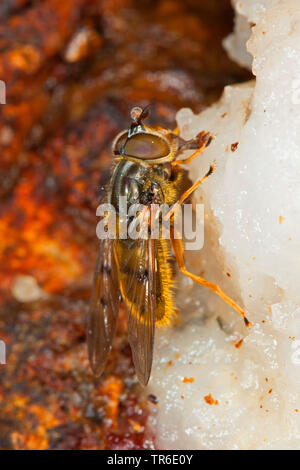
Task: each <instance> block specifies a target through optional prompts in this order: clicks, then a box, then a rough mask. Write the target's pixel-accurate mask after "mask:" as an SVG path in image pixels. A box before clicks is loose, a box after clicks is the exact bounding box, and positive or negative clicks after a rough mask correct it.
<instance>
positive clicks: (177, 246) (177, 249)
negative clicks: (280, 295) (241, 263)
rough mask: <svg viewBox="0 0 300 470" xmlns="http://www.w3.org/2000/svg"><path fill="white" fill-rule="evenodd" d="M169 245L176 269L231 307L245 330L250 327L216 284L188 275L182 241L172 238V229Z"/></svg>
mask: <svg viewBox="0 0 300 470" xmlns="http://www.w3.org/2000/svg"><path fill="white" fill-rule="evenodd" d="M171 244H172V248H173V251H174V254H175V258H176V261H177V264H178V268H179V269H180V271H181V272H182V273H183V274H185V275H186V276H188V277H189V278H191V279H192V280H193V281H194V282H196V283H197V284H199V285H200V286H204V287H207V288H208V289H210V290H212V291H213V292H215V293H216V294H217V295H218V296H219V297H221V299H222V300H224V302H226V303H227V304H228V305H230V306H231V307H233V308H234V309H235V310H236V311H237V312H238V313H239V314H240V315H241V317H242V318H243V320H244V322H245V325H246V327H247V328H248V327H249V326H251V322H250V321H249V320H248V319H247V317H246V316H245V313H244V310H242V309H241V307H239V305H238V304H237V303H236V302H234V300H232V299H231V298H230V297H228V295H226V294H225V292H223V291H222V290H221V289H220V287H219V286H218V285H217V284H214V283H213V282H210V281H207V280H206V279H204V278H202V277H200V276H196V275H195V274H193V273H190V272H189V271H188V270H187V269H186V267H185V262H184V250H183V245H182V241H181V240H180V239H176V238H175V237H174V228H173V229H172V231H171Z"/></svg>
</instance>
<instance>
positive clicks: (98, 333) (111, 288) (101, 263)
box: [88, 239, 120, 376]
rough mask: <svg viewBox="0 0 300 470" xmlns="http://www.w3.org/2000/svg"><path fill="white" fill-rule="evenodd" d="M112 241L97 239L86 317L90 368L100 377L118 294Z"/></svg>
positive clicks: (105, 358) (117, 310)
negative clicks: (98, 245) (94, 266)
mask: <svg viewBox="0 0 300 470" xmlns="http://www.w3.org/2000/svg"><path fill="white" fill-rule="evenodd" d="M114 242H115V240H109V239H105V240H100V249H99V255H98V261H97V266H96V271H95V278H94V287H93V293H92V298H91V305H90V310H89V316H88V353H89V361H90V365H91V368H92V370H93V372H94V374H95V375H96V376H100V375H101V374H102V373H103V371H104V368H105V364H106V360H107V356H108V354H109V352H110V351H111V347H112V340H113V337H114V333H115V330H116V325H117V319H118V313H119V305H120V291H119V282H118V271H117V266H116V261H115V258H114V251H113V244H114Z"/></svg>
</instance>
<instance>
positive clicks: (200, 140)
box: [171, 131, 213, 165]
mask: <svg viewBox="0 0 300 470" xmlns="http://www.w3.org/2000/svg"><path fill="white" fill-rule="evenodd" d="M212 140H213V137H212V136H211V135H210V134H209V132H204V131H202V132H200V134H198V135H197V137H196V138H195V139H192V140H189V141H186V142H185V141H183V140H182V142H181V144H180V146H179V151H180V152H182V151H183V150H189V149H196V150H195V152H194V153H192V155H190V156H189V157H188V158H184V159H183V160H174V161H173V162H171V165H188V164H189V163H191V162H192V161H193V160H194V159H195V158H197V157H199V155H201V154H202V153H203V152H204V150H205V149H206V148H207V147H208V146H209V144H210V143H211V142H212Z"/></svg>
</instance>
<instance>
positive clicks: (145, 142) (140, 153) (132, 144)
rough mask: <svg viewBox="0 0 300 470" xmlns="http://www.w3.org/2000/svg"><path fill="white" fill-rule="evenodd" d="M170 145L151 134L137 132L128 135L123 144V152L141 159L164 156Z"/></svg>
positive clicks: (167, 152)
mask: <svg viewBox="0 0 300 470" xmlns="http://www.w3.org/2000/svg"><path fill="white" fill-rule="evenodd" d="M169 153H170V147H169V145H168V144H167V142H166V141H165V140H164V139H161V138H160V137H158V136H156V135H152V134H143V133H141V134H137V135H133V136H132V137H130V138H129V139H128V140H127V142H126V143H125V146H124V154H125V155H126V156H128V157H134V158H139V159H141V160H155V159H157V158H163V157H166V156H167V155H168V154H169Z"/></svg>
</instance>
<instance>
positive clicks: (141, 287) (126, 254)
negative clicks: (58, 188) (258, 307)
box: [88, 107, 250, 385]
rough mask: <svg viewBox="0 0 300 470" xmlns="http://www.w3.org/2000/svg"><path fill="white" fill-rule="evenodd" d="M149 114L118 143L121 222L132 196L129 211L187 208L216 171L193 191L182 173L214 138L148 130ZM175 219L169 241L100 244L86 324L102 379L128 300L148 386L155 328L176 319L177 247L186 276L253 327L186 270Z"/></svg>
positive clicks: (115, 173) (131, 334) (115, 192)
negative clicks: (121, 309)
mask: <svg viewBox="0 0 300 470" xmlns="http://www.w3.org/2000/svg"><path fill="white" fill-rule="evenodd" d="M148 115H149V109H148V108H145V109H144V110H142V109H141V108H138V107H136V108H133V109H132V111H131V119H132V123H131V126H130V128H129V130H125V131H123V132H121V133H120V134H119V135H118V136H117V137H116V139H115V141H114V143H113V154H114V155H115V162H114V165H113V169H112V173H111V178H110V182H109V184H108V187H107V192H106V202H108V203H110V204H111V205H112V206H113V207H114V208H115V209H116V213H117V215H118V213H119V212H118V211H119V207H118V204H119V203H118V196H119V195H122V196H126V200H127V202H128V204H133V203H137V202H138V203H142V204H144V205H146V206H147V205H151V204H152V203H153V202H155V203H156V204H163V203H167V204H168V205H169V206H171V207H175V204H176V203H177V205H178V204H179V205H182V204H183V203H184V201H185V200H186V199H187V198H188V197H189V196H190V195H191V194H192V192H193V191H194V190H195V189H196V188H197V187H198V186H199V185H200V184H201V183H203V182H204V180H205V179H206V178H208V177H209V176H210V175H211V174H212V173H213V172H214V166H210V168H209V170H208V172H207V173H206V175H205V176H204V177H203V178H202V179H201V180H199V181H197V182H196V183H194V184H193V185H191V184H190V183H189V180H188V178H187V171H186V170H185V169H184V168H183V167H182V165H183V164H188V163H190V162H191V161H192V160H193V159H194V158H196V157H197V156H198V155H200V154H201V153H202V152H203V151H204V150H205V148H206V147H207V146H208V145H209V144H210V142H211V140H212V137H211V136H210V135H209V133H205V132H201V133H200V134H199V135H198V136H197V138H196V139H193V140H191V141H184V140H183V139H181V138H180V137H179V136H178V135H177V131H174V132H172V131H171V130H169V129H166V128H163V127H159V126H151V127H149V126H147V125H145V123H144V121H145V119H146V118H147V117H148ZM186 149H194V150H195V152H194V153H193V154H192V155H191V156H190V157H188V158H186V159H184V160H178V159H177V160H175V159H176V157H177V155H178V154H180V152H182V151H183V150H186ZM188 185H189V187H188ZM169 218H170V227H171V231H170V240H166V239H163V238H158V239H152V238H150V237H147V238H140V239H130V238H127V239H122V238H121V237H118V236H116V237H114V238H106V239H103V240H100V250H99V256H98V262H97V267H96V272H95V278H94V289H93V294H92V299H91V307H90V312H89V319H88V350H89V360H90V365H91V368H92V370H93V372H94V374H95V375H96V376H100V375H101V374H102V373H103V371H104V368H105V364H106V360H107V357H108V354H109V352H110V350H111V347H112V339H113V336H114V333H115V330H116V323H117V318H118V313H119V304H120V301H121V299H123V302H124V303H125V306H126V311H127V326H128V338H129V343H130V346H131V350H132V356H133V362H134V366H135V370H136V373H137V376H138V379H139V381H140V383H141V384H143V385H147V383H148V381H149V378H150V373H151V367H152V357H153V345H154V331H155V326H161V325H169V324H170V322H171V319H172V316H173V314H174V312H175V303H174V289H173V287H174V284H173V277H174V276H173V263H172V256H171V248H172V250H173V253H174V255H175V260H176V261H177V265H178V267H179V270H180V271H181V272H183V273H184V274H186V275H187V276H189V277H190V278H191V279H193V280H194V281H195V282H196V283H198V284H200V285H201V286H206V287H208V288H209V289H211V290H212V291H214V292H215V293H216V294H217V295H218V296H220V297H221V298H222V299H223V300H224V301H225V302H227V303H228V304H229V305H231V306H232V307H233V308H234V309H235V310H236V311H237V312H238V313H239V314H240V315H241V316H242V317H243V319H244V322H245V324H246V326H247V327H248V326H249V325H250V322H249V321H248V320H247V318H246V316H245V314H244V311H243V310H242V309H241V308H240V307H239V306H238V305H237V304H236V303H235V302H234V301H233V300H232V299H231V298H230V297H228V296H227V295H226V294H225V293H224V292H223V291H222V290H221V289H220V288H219V286H218V285H216V284H214V283H212V282H210V281H207V280H205V279H203V278H202V277H200V276H197V275H195V274H192V273H190V272H189V271H188V270H187V269H186V267H185V262H184V248H183V244H182V240H181V239H178V238H176V237H175V234H174V224H173V218H174V212H172V210H170V212H169ZM147 220H148V219H146V223H149V222H147ZM128 223H129V221H128Z"/></svg>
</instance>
